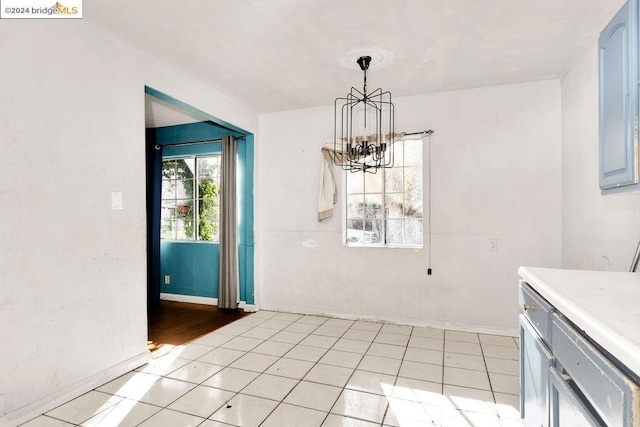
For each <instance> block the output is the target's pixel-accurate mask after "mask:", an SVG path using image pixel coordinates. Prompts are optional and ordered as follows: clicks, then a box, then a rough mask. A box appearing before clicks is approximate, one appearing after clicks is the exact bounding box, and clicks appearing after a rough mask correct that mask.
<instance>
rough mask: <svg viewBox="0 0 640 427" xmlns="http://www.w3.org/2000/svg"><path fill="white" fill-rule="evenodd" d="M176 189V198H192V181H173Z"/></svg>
mask: <svg viewBox="0 0 640 427" xmlns="http://www.w3.org/2000/svg"><path fill="white" fill-rule="evenodd" d="M174 182H175V188H176V198H178V199H190V198H192V197H193V181H192V180H187V181H174Z"/></svg>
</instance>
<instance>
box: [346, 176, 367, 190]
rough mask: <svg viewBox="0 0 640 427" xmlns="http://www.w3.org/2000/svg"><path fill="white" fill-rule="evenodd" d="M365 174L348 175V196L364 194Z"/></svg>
mask: <svg viewBox="0 0 640 427" xmlns="http://www.w3.org/2000/svg"><path fill="white" fill-rule="evenodd" d="M364 175H365V174H364V173H362V172H354V173H347V194H354V193H364Z"/></svg>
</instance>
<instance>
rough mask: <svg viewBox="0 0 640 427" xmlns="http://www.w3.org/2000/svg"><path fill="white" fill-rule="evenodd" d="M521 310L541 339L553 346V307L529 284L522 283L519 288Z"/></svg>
mask: <svg viewBox="0 0 640 427" xmlns="http://www.w3.org/2000/svg"><path fill="white" fill-rule="evenodd" d="M518 303H519V304H520V310H522V313H523V314H524V315H525V316H526V317H527V319H529V321H530V322H531V324H532V325H533V327H534V328H535V330H536V332H537V333H538V335H540V337H541V338H542V339H543V340H544V341H545V342H547V344H549V346H551V312H552V311H553V307H551V305H549V303H548V302H546V301H545V300H544V299H543V298H542V297H541V296H540V295H538V294H537V292H536V291H534V290H533V289H532V288H531V287H530V286H529V285H528V284H526V283H525V282H523V281H520V285H519V286H518Z"/></svg>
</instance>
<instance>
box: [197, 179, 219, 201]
mask: <svg viewBox="0 0 640 427" xmlns="http://www.w3.org/2000/svg"><path fill="white" fill-rule="evenodd" d="M198 197H200V198H203V199H215V198H218V186H217V185H216V183H215V182H214V181H213V180H212V179H199V180H198Z"/></svg>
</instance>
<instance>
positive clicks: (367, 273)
mask: <svg viewBox="0 0 640 427" xmlns="http://www.w3.org/2000/svg"><path fill="white" fill-rule="evenodd" d="M395 104H396V115H397V118H398V126H397V130H400V131H419V130H423V129H426V128H432V129H433V130H434V131H435V134H434V136H433V137H432V163H433V169H432V188H433V193H432V215H433V221H432V232H433V235H432V242H433V244H432V268H433V275H432V276H427V250H426V248H425V249H422V250H410V249H380V248H370V249H369V248H368V249H362V248H346V247H344V246H343V244H342V226H343V224H342V221H343V218H344V216H343V214H342V213H341V211H342V209H344V201H343V199H342V197H344V195H343V192H342V187H343V185H342V182H340V188H339V191H340V200H339V202H338V204H337V205H336V213H335V215H334V217H333V218H331V219H329V220H326V221H323V222H321V223H318V222H317V220H316V218H317V211H316V209H317V197H318V186H319V170H320V158H321V156H320V147H321V146H322V144H323V143H324V142H326V141H330V140H332V138H333V125H332V123H333V106H327V107H323V108H314V109H306V110H296V111H286V112H279V113H273V114H264V115H261V116H260V143H259V144H258V146H257V148H258V153H259V163H258V170H257V177H256V187H257V189H256V194H257V206H258V211H257V229H258V237H257V254H258V255H257V280H256V281H257V287H258V291H259V297H260V298H259V300H260V303H261V305H262V307H263V308H272V309H282V310H290V311H299V312H307V313H309V312H314V313H327V314H335V315H339V316H345V317H358V318H372V319H381V320H388V321H402V322H408V323H413V324H429V325H440V326H442V325H447V326H449V327H454V328H460V329H465V328H466V329H473V330H485V331H486V330H489V331H501V332H505V331H507V332H512V333H513V332H515V330H516V328H517V314H518V306H517V282H518V277H517V268H518V267H519V266H520V265H530V266H545V267H558V266H559V265H560V258H561V255H560V252H561V248H560V218H561V213H560V205H561V201H560V133H561V129H560V126H561V125H560V84H559V81H558V80H552V81H541V82H533V83H525V84H516V85H506V86H498V87H490V88H483V89H474V90H463V91H455V92H443V93H436V94H430V95H421V96H413V97H406V98H399V99H396V100H395ZM425 147H426V146H425ZM427 159H428V157H427V150H426V149H425V156H424V160H425V164H426V161H427ZM336 172H337V171H336ZM426 179H427V173H426V168H425V189H426V187H427V181H426ZM425 193H426V191H425ZM425 206H426V202H425ZM425 230H426V227H425ZM490 238H497V239H498V251H497V252H489V250H488V249H489V242H488V241H489V239H490ZM425 241H426V236H425Z"/></svg>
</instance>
